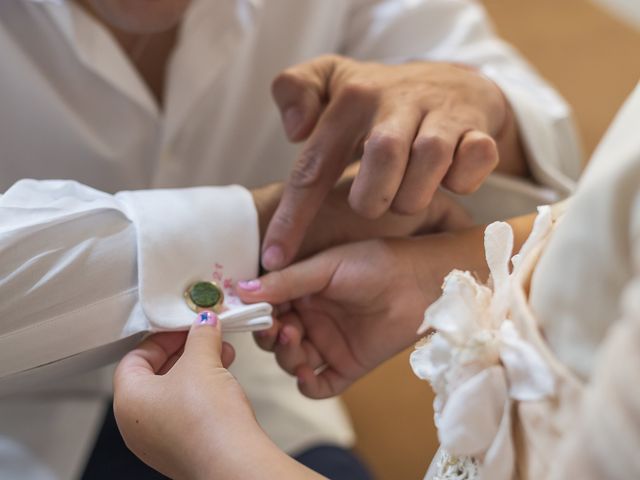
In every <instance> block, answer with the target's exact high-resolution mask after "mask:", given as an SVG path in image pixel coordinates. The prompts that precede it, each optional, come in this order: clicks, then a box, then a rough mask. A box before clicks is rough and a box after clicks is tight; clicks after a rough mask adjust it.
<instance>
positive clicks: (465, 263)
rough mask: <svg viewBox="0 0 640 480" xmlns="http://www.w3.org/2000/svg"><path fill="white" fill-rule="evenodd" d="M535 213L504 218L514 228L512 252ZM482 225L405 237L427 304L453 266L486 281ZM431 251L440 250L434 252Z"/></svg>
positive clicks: (486, 272)
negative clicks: (410, 237) (435, 253)
mask: <svg viewBox="0 0 640 480" xmlns="http://www.w3.org/2000/svg"><path fill="white" fill-rule="evenodd" d="M535 217H536V214H533V213H532V214H529V215H524V216H521V217H516V218H512V219H510V220H508V221H507V223H509V225H511V227H512V228H513V231H514V253H515V252H517V251H518V250H520V247H521V246H522V244H523V243H524V241H525V240H526V239H527V237H528V235H529V232H530V231H531V228H532V226H533V221H534V219H535ZM485 228H486V225H476V226H474V227H472V228H469V229H466V230H461V231H457V232H444V233H439V234H435V235H428V236H423V237H416V238H413V239H407V240H405V241H406V250H407V252H406V254H407V255H409V256H410V257H412V259H413V262H412V265H413V268H414V271H413V274H414V275H415V277H416V279H417V283H418V285H419V286H420V289H421V290H422V292H423V294H424V295H425V298H426V300H427V301H428V303H429V304H431V303H432V302H433V301H435V300H436V299H437V298H438V297H439V296H440V294H441V285H442V281H443V280H444V278H445V277H446V276H447V274H448V273H449V272H451V271H452V270H454V269H457V270H463V271H469V272H472V273H474V274H475V275H477V276H478V278H480V279H481V280H482V281H486V280H487V277H488V275H489V268H488V266H487V262H486V259H485V252H484V231H485ZM433 252H440V253H439V254H438V255H434V254H433Z"/></svg>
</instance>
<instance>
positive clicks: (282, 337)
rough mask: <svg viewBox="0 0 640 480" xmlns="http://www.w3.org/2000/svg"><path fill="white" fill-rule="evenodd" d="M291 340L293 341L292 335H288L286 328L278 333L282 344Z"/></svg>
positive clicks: (279, 341)
mask: <svg viewBox="0 0 640 480" xmlns="http://www.w3.org/2000/svg"><path fill="white" fill-rule="evenodd" d="M290 341H291V337H289V335H287V332H286V331H285V330H282V331H281V332H280V335H278V343H279V344H280V345H286V344H287V343H289V342H290Z"/></svg>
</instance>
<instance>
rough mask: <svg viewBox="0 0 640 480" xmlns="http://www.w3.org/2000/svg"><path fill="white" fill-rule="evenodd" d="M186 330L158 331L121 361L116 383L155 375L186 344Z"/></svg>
mask: <svg viewBox="0 0 640 480" xmlns="http://www.w3.org/2000/svg"><path fill="white" fill-rule="evenodd" d="M185 338H186V333H185V332H169V333H158V334H155V335H152V336H150V337H149V338H147V339H146V340H144V341H143V342H142V343H140V345H138V346H137V347H136V348H135V350H132V351H131V352H129V353H128V354H127V355H125V356H124V358H123V359H122V360H121V361H120V364H119V365H118V368H117V369H116V372H115V374H114V383H116V384H118V383H121V382H122V381H123V380H125V379H127V378H132V377H137V376H140V375H155V374H156V373H158V372H160V371H161V370H162V368H163V367H164V365H165V364H166V363H167V362H168V361H169V360H170V359H171V357H172V356H173V355H174V354H175V353H176V352H178V351H179V350H180V349H181V348H182V346H183V345H184V342H185Z"/></svg>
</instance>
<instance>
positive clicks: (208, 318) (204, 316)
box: [196, 310, 218, 327]
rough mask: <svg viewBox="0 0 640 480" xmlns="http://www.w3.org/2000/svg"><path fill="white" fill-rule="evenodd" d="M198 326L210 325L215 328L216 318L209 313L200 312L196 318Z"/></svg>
mask: <svg viewBox="0 0 640 480" xmlns="http://www.w3.org/2000/svg"><path fill="white" fill-rule="evenodd" d="M196 323H197V324H198V325H211V326H212V327H215V326H216V325H217V324H218V316H217V315H216V314H215V313H213V312H210V311H208V310H207V311H205V312H200V313H199V314H198V317H197V318H196Z"/></svg>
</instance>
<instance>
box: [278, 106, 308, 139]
mask: <svg viewBox="0 0 640 480" xmlns="http://www.w3.org/2000/svg"><path fill="white" fill-rule="evenodd" d="M302 120H303V115H302V110H300V109H299V108H298V107H295V106H294V107H289V108H287V109H286V110H285V111H284V113H283V115H282V121H283V123H284V128H285V130H286V131H287V135H289V137H294V136H295V134H296V133H298V131H299V130H300V126H301V124H302Z"/></svg>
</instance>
